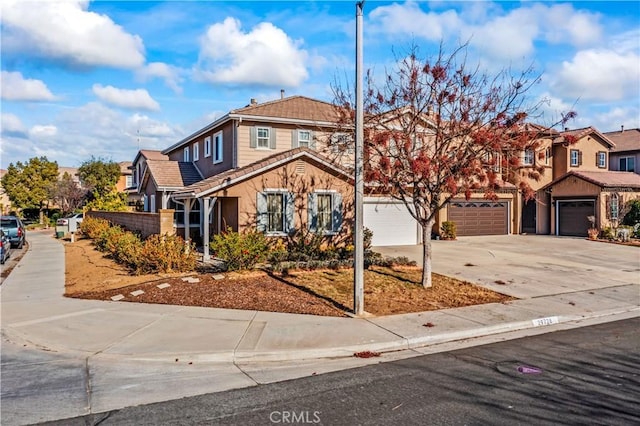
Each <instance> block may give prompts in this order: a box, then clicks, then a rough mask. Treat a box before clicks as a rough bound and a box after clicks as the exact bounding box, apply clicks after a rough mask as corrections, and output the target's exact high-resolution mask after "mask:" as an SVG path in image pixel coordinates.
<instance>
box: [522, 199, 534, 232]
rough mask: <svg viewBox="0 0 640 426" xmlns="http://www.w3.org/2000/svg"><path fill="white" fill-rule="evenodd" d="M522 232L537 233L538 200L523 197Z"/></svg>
mask: <svg viewBox="0 0 640 426" xmlns="http://www.w3.org/2000/svg"><path fill="white" fill-rule="evenodd" d="M522 233H523V234H535V233H536V200H529V201H525V200H524V197H523V199H522Z"/></svg>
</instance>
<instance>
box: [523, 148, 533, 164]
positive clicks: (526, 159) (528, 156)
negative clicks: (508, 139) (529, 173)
mask: <svg viewBox="0 0 640 426" xmlns="http://www.w3.org/2000/svg"><path fill="white" fill-rule="evenodd" d="M535 158H536V152H535V151H534V150H533V149H525V150H524V153H523V154H522V164H523V165H525V166H533V165H534V163H535V161H536V160H535Z"/></svg>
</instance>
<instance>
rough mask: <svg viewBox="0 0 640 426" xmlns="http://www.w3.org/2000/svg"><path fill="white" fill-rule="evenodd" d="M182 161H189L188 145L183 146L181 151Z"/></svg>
mask: <svg viewBox="0 0 640 426" xmlns="http://www.w3.org/2000/svg"><path fill="white" fill-rule="evenodd" d="M182 161H184V162H185V163H186V162H189V161H191V160H190V158H189V147H188V146H186V147H185V148H184V150H183V151H182Z"/></svg>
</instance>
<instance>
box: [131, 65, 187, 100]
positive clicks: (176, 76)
mask: <svg viewBox="0 0 640 426" xmlns="http://www.w3.org/2000/svg"><path fill="white" fill-rule="evenodd" d="M181 73H182V70H180V69H179V68H178V67H174V66H171V65H167V64H165V63H163V62H151V63H149V64H147V65H145V66H144V67H142V68H140V69H138V70H137V71H136V75H137V76H138V78H139V79H140V80H142V81H148V80H150V79H152V78H156V77H157V78H161V79H163V80H164V83H165V84H166V85H167V87H169V88H170V89H171V90H173V91H174V93H182V87H180V83H181V82H182V81H183V78H182V77H181V76H180V74H181Z"/></svg>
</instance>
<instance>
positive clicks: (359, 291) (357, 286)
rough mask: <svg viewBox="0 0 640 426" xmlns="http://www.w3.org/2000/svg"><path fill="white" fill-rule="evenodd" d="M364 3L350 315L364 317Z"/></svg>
mask: <svg viewBox="0 0 640 426" xmlns="http://www.w3.org/2000/svg"><path fill="white" fill-rule="evenodd" d="M363 8H364V1H360V2H357V3H356V129H355V131H356V140H355V142H356V146H355V159H354V160H355V185H356V187H355V203H354V204H355V218H354V221H355V229H354V235H353V238H354V242H353V245H354V253H353V256H354V267H353V305H354V306H353V312H354V313H355V314H356V315H363V314H364V223H363V222H364V215H363V210H362V202H363V197H364V179H363V176H362V175H363V151H364V149H363V148H364V147H363V145H364V144H363V139H364V131H363V128H362V125H363V121H364V113H363V109H364V103H363V98H362V94H363V90H364V87H363V82H364V78H363V70H362V64H363V59H362V57H363V49H362V33H363V32H362V9H363Z"/></svg>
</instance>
